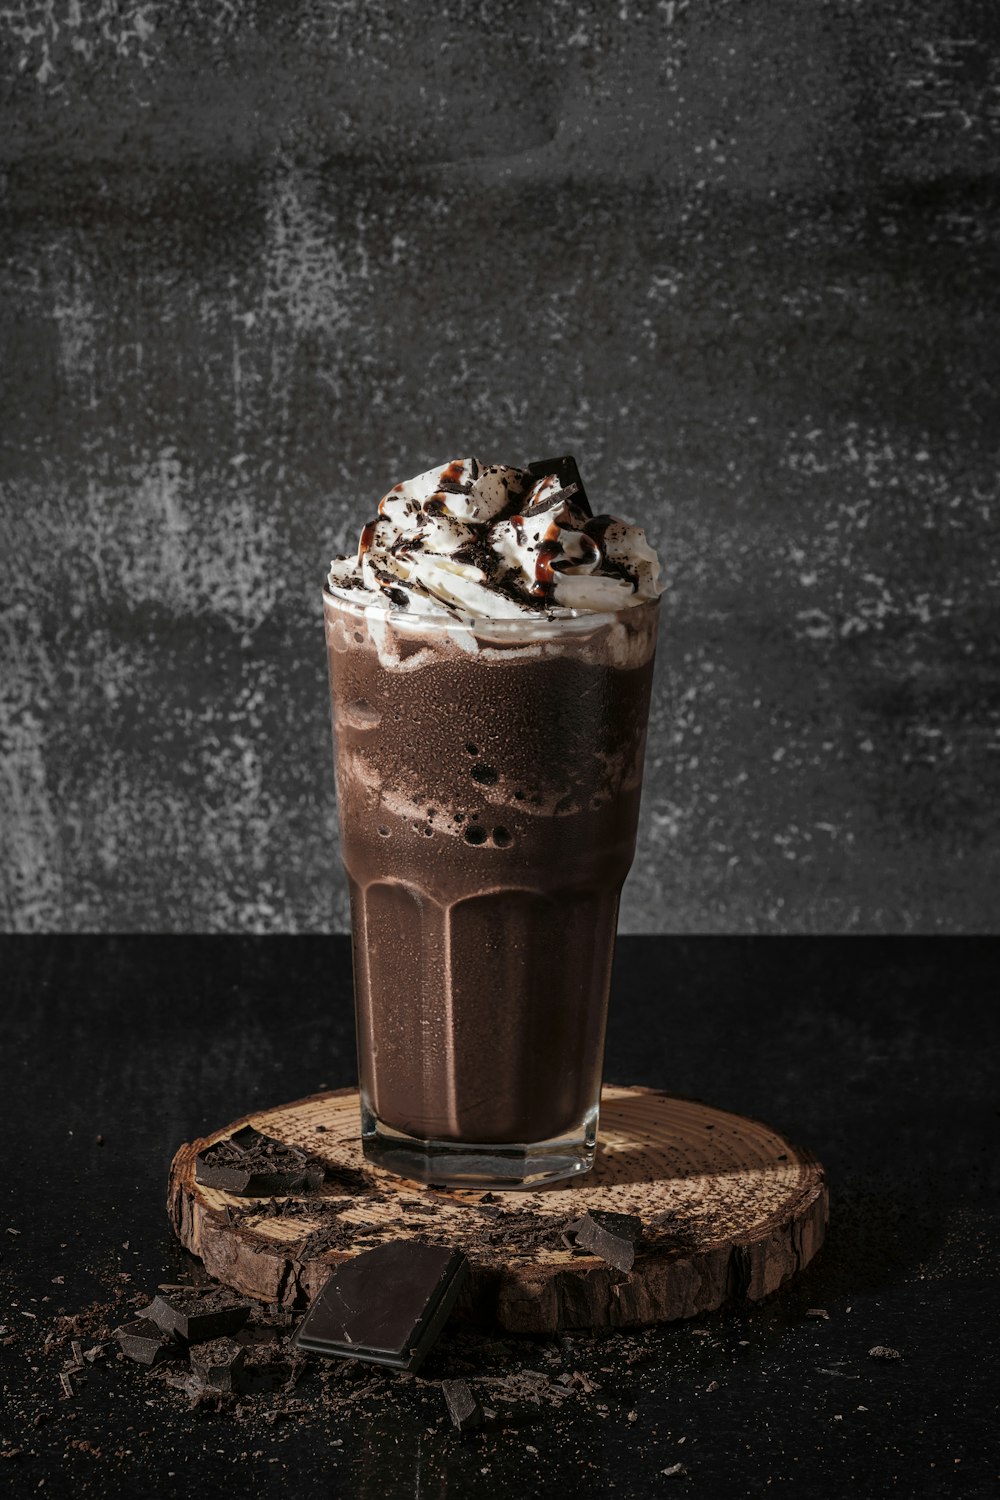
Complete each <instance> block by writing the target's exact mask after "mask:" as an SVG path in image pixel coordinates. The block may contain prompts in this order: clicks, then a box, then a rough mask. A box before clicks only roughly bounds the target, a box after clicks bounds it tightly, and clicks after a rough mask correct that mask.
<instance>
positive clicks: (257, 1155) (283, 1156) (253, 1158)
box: [195, 1125, 326, 1198]
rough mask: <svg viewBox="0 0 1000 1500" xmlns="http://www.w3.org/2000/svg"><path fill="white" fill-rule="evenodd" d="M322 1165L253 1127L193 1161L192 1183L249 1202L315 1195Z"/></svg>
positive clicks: (214, 1145)
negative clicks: (287, 1195) (281, 1195)
mask: <svg viewBox="0 0 1000 1500" xmlns="http://www.w3.org/2000/svg"><path fill="white" fill-rule="evenodd" d="M325 1175H326V1174H325V1171H324V1168H323V1163H322V1162H319V1161H316V1159H315V1158H314V1157H311V1156H310V1155H309V1154H308V1152H306V1151H300V1150H299V1149H298V1147H297V1146H286V1145H284V1143H283V1142H282V1141H276V1140H274V1139H273V1138H272V1137H271V1136H269V1135H262V1134H261V1132H260V1131H259V1130H255V1129H254V1128H253V1126H252V1125H244V1126H243V1128H242V1129H241V1130H237V1131H236V1132H235V1133H234V1134H233V1135H231V1136H229V1137H228V1138H227V1139H226V1140H222V1141H215V1142H214V1143H213V1144H212V1145H211V1146H209V1147H208V1148H207V1150H205V1151H202V1152H200V1153H199V1154H198V1156H197V1157H196V1158H195V1179H196V1181H198V1182H200V1183H201V1184H202V1186H203V1187H212V1188H219V1189H221V1190H222V1191H223V1192H226V1193H236V1194H240V1195H245V1196H247V1197H250V1198H269V1197H271V1196H272V1195H273V1194H275V1193H297V1192H314V1191H315V1190H316V1189H317V1188H318V1187H321V1186H322V1185H323V1179H324V1177H325Z"/></svg>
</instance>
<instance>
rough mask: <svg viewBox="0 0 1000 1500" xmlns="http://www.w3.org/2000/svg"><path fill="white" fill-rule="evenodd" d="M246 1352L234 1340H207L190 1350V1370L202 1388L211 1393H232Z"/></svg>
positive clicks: (244, 1360)
mask: <svg viewBox="0 0 1000 1500" xmlns="http://www.w3.org/2000/svg"><path fill="white" fill-rule="evenodd" d="M246 1357H247V1352H246V1349H245V1348H244V1347H243V1345H242V1344H238V1343H237V1342H236V1340H235V1339H230V1338H221V1339H209V1340H208V1342H207V1343H204V1344H199V1345H198V1347H197V1348H196V1349H192V1350H191V1370H192V1373H193V1374H194V1375H195V1376H196V1377H197V1379H198V1380H199V1381H200V1382H201V1384H202V1385H203V1386H205V1387H206V1388H207V1389H208V1390H213V1391H232V1390H235V1389H236V1381H237V1377H238V1376H239V1372H240V1370H241V1369H242V1368H243V1365H244V1363H245V1362H246Z"/></svg>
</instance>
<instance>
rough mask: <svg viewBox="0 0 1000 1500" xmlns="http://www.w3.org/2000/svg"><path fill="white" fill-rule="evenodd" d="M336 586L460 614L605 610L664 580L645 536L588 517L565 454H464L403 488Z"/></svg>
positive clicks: (356, 595) (412, 608)
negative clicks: (491, 457) (522, 461)
mask: <svg viewBox="0 0 1000 1500" xmlns="http://www.w3.org/2000/svg"><path fill="white" fill-rule="evenodd" d="M327 583H328V587H329V589H330V590H331V592H333V593H335V594H337V595H340V596H342V597H346V598H349V599H352V600H354V601H356V602H358V603H364V604H373V603H375V602H376V601H378V602H379V603H381V604H382V606H383V607H384V608H386V609H397V610H405V611H409V612H412V613H413V614H423V615H447V616H451V617H453V618H458V619H460V620H463V621H469V620H474V619H477V618H478V619H491V620H499V619H512V618H517V617H518V616H531V617H535V618H537V617H538V616H539V615H551V616H554V617H558V616H565V615H573V614H577V613H593V612H597V613H604V612H607V611H612V610H618V609H622V608H623V607H628V606H629V605H633V604H640V603H642V602H643V601H644V600H648V599H655V598H656V597H657V596H658V595H659V594H660V593H661V592H662V588H663V585H662V584H661V583H660V565H659V562H658V560H657V556H656V553H655V552H654V551H653V549H652V548H651V547H650V546H649V544H648V543H647V541H646V538H645V535H644V533H643V532H642V531H641V530H640V528H639V527H637V526H631V525H629V523H628V522H627V521H622V520H619V519H618V518H617V517H615V516H608V515H600V516H593V515H591V513H590V507H589V505H588V503H587V497H586V494H585V492H584V489H583V484H582V482H581V480H580V476H579V472H578V470H577V467H576V463H575V461H574V460H573V459H572V458H568V457H567V458H560V459H545V460H541V461H540V462H539V463H535V464H530V465H529V466H528V467H527V468H526V469H518V468H512V467H510V466H508V465H504V464H485V465H484V464H482V463H480V461H479V460H478V459H476V458H456V459H454V460H452V462H451V463H448V464H444V465H443V466H442V467H441V468H437V469H428V470H427V472H426V473H424V474H418V475H417V476H416V478H414V479H407V480H404V481H403V482H402V483H401V484H396V485H394V486H393V487H392V489H391V490H390V491H389V492H388V494H386V495H384V496H383V497H382V499H381V500H380V501H379V506H378V515H377V516H376V517H375V519H374V520H372V521H369V522H368V524H367V525H366V526H365V527H364V529H363V530H362V533H361V540H360V543H359V545H358V551H357V555H356V556H355V557H344V556H341V557H337V558H335V559H334V560H333V562H332V563H331V565H330V574H329V578H328V580H327Z"/></svg>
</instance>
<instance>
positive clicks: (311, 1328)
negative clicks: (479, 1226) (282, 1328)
mask: <svg viewBox="0 0 1000 1500" xmlns="http://www.w3.org/2000/svg"><path fill="white" fill-rule="evenodd" d="M467 1271H468V1261H467V1260H466V1258H465V1256H464V1255H463V1254H462V1253H461V1251H459V1250H452V1249H449V1248H448V1247H447V1246H443V1245H424V1244H422V1243H421V1242H420V1241H419V1240H393V1241H391V1242H390V1243H389V1244H387V1245H379V1246H378V1247H377V1248H376V1249H374V1250H369V1251H367V1252H365V1253H364V1254H362V1255H356V1256H354V1257H353V1259H351V1260H347V1261H344V1262H343V1263H342V1264H341V1265H339V1266H338V1267H337V1269H336V1270H335V1271H334V1272H333V1274H332V1275H331V1277H330V1279H329V1281H328V1282H327V1283H326V1286H325V1287H324V1288H323V1290H322V1291H321V1292H320V1293H319V1295H318V1297H316V1299H315V1301H314V1302H313V1304H312V1306H311V1307H310V1309H309V1311H308V1313H307V1314H306V1316H305V1318H304V1319H303V1321H302V1323H301V1325H300V1327H299V1329H298V1332H297V1333H296V1335H295V1338H294V1340H293V1342H294V1344H295V1346H296V1347H297V1348H299V1349H302V1350H306V1351H308V1352H309V1353H312V1354H324V1355H328V1356H330V1357H333V1358H337V1359H361V1360H366V1361H368V1362H369V1363H371V1364H376V1365H389V1366H391V1367H392V1368H393V1369H396V1370H416V1369H417V1368H418V1367H419V1366H420V1364H421V1363H422V1362H423V1360H424V1359H425V1358H426V1356H427V1354H428V1353H429V1352H430V1349H431V1347H432V1345H433V1344H434V1341H435V1339H436V1338H437V1336H438V1334H439V1333H440V1332H441V1329H442V1327H443V1326H444V1322H445V1319H446V1318H447V1316H448V1314H449V1312H450V1311H451V1308H452V1304H453V1303H454V1301H455V1298H456V1296H457V1295H458V1291H459V1287H460V1286H461V1284H462V1282H463V1280H464V1279H465V1275H466V1272H467Z"/></svg>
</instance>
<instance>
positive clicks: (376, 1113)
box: [324, 589, 659, 1187]
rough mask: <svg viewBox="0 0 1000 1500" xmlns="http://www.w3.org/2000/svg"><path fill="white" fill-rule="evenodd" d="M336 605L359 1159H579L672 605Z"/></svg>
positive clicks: (596, 1076)
mask: <svg viewBox="0 0 1000 1500" xmlns="http://www.w3.org/2000/svg"><path fill="white" fill-rule="evenodd" d="M324 611H325V620H326V639H327V648H328V656H329V666H330V685H331V694H332V703H333V728H334V747H335V769H336V783H337V797H338V804H339V816H340V842H341V853H342V856H343V861H344V865H345V867H346V871H347V877H348V881H349V885H350V897H351V925H352V936H353V953H354V993H355V1005H356V1016H357V1034H358V1063H359V1073H360V1089H361V1116H362V1119H361V1130H362V1138H363V1142H364V1151H365V1154H366V1156H367V1157H368V1158H369V1159H370V1160H372V1161H375V1162H377V1163H379V1164H380V1165H382V1166H385V1167H387V1168H389V1169H390V1170H392V1171H393V1172H397V1173H400V1174H402V1175H403V1176H406V1177H410V1178H414V1179H417V1180H420V1181H434V1182H449V1183H454V1184H463V1185H467V1186H482V1185H489V1186H493V1187H522V1186H528V1185H535V1184H537V1183H541V1182H545V1181H548V1180H552V1179H555V1178H560V1177H568V1176H571V1175H573V1174H575V1173H578V1172H585V1171H586V1170H587V1169H588V1168H589V1167H590V1166H591V1164H592V1162H593V1158H594V1149H595V1142H596V1138H597V1124H598V1108H599V1102H600V1090H601V1070H602V1066H603V1056H604V1036H605V1026H606V1020H607V1008H608V990H609V985H610V978H611V960H612V955H613V951H614V941H615V929H616V925H617V917H618V900H619V894H620V891H621V887H622V883H623V881H624V880H625V877H626V875H627V873H628V870H629V867H630V865H631V863H632V857H633V854H634V851H635V839H636V827H637V822H638V814H639V796H640V788H641V782H642V768H643V756H644V751H645V742H646V721H647V716H648V710H649V697H650V686H651V681H652V673H653V655H654V650H655V645H656V627H657V618H658V613H659V607H658V602H657V601H655V600H654V601H651V602H647V603H642V604H637V605H635V606H633V607H632V608H629V609H625V610H622V611H620V612H618V613H616V614H601V615H596V614H595V615H580V616H576V617H574V618H569V619H555V620H551V619H546V618H541V619H539V620H537V621H528V622H525V621H524V619H523V618H519V619H516V620H502V621H489V620H479V621H474V622H471V623H470V624H468V625H462V624H459V623H457V622H455V621H452V620H451V619H450V618H449V619H442V618H440V617H431V618H429V617H427V616H423V617H421V616H419V615H416V614H411V615H407V614H406V613H404V612H396V611H390V612H388V613H387V612H386V611H385V610H384V609H380V608H379V607H377V606H375V607H365V606H364V605H359V604H355V603H353V602H350V601H348V600H347V599H344V598H341V597H339V596H337V595H336V594H334V593H332V592H330V590H329V589H327V590H325V591H324Z"/></svg>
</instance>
